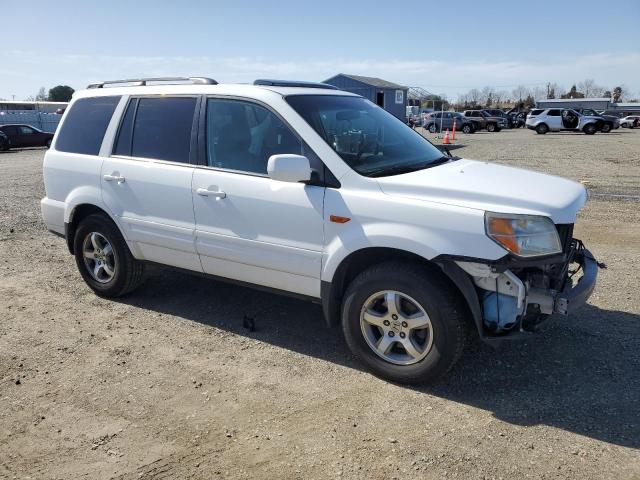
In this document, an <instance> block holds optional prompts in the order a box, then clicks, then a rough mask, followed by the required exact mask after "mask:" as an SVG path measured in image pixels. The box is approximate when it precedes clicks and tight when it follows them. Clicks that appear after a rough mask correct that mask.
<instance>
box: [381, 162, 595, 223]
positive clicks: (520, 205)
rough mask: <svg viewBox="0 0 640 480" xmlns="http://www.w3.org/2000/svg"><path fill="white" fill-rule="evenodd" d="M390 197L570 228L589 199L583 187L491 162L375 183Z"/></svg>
mask: <svg viewBox="0 0 640 480" xmlns="http://www.w3.org/2000/svg"><path fill="white" fill-rule="evenodd" d="M376 180H377V181H378V183H379V185H380V188H381V189H382V191H383V192H384V193H386V194H388V195H397V196H400V197H405V198H412V199H417V200H425V201H430V202H437V203H446V204H449V205H457V206H461V207H469V208H476V209H480V210H485V211H487V210H488V211H493V212H502V213H524V214H530V215H543V216H546V217H550V218H551V219H552V220H553V221H554V223H574V222H575V219H576V214H577V213H578V211H579V210H580V209H581V208H582V206H583V205H584V204H585V202H586V200H587V191H586V189H585V188H584V186H582V185H581V184H579V183H577V182H574V181H571V180H567V179H564V178H560V177H556V176H553V175H546V174H542V173H537V172H532V171H529V170H523V169H520V168H513V167H505V166H503V165H498V164H495V163H485V162H477V161H474V160H467V159H461V160H458V161H455V162H449V163H446V164H443V165H439V166H436V167H433V168H427V169H425V170H419V171H417V172H411V173H405V174H402V175H395V176H390V177H379V178H377V179H376Z"/></svg>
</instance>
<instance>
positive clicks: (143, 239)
mask: <svg viewBox="0 0 640 480" xmlns="http://www.w3.org/2000/svg"><path fill="white" fill-rule="evenodd" d="M199 104H200V99H199V97H198V96H188V95H185V96H141V97H132V98H130V99H129V103H128V106H127V109H126V110H125V113H124V115H123V118H122V121H121V123H120V127H119V132H118V135H117V138H116V140H115V142H114V147H113V153H112V155H111V156H110V157H108V158H106V159H105V160H104V163H103V164H102V180H101V181H102V196H103V200H104V202H105V204H106V205H107V206H108V207H109V208H110V210H111V213H112V214H113V215H115V216H117V217H118V218H119V220H120V223H121V225H122V227H123V229H124V230H125V234H126V236H127V239H128V240H129V241H130V242H131V246H132V248H133V249H134V251H135V252H136V253H137V255H136V256H138V257H140V258H143V259H145V260H150V261H155V262H159V263H163V264H167V265H172V266H176V267H181V268H186V269H189V270H196V271H201V270H202V268H201V266H200V261H199V259H198V255H197V254H196V250H195V244H194V228H195V220H194V215H193V201H192V198H191V180H192V176H193V171H194V167H193V165H192V164H191V160H192V156H193V157H194V158H195V144H196V137H197V135H196V132H195V126H196V125H197V108H198V106H199Z"/></svg>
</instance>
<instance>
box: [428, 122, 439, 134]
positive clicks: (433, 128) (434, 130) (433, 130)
mask: <svg viewBox="0 0 640 480" xmlns="http://www.w3.org/2000/svg"><path fill="white" fill-rule="evenodd" d="M437 132H438V127H437V126H436V124H435V123H432V124H431V125H429V133H437Z"/></svg>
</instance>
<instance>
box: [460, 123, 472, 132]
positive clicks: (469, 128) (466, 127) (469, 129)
mask: <svg viewBox="0 0 640 480" xmlns="http://www.w3.org/2000/svg"><path fill="white" fill-rule="evenodd" d="M473 131H474V130H473V127H472V126H471V125H469V124H466V125H463V126H462V133H466V134H469V133H473Z"/></svg>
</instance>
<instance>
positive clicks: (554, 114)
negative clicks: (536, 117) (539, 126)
mask: <svg viewBox="0 0 640 480" xmlns="http://www.w3.org/2000/svg"><path fill="white" fill-rule="evenodd" d="M547 115H549V116H550V117H559V116H560V110H549V113H547Z"/></svg>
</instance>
